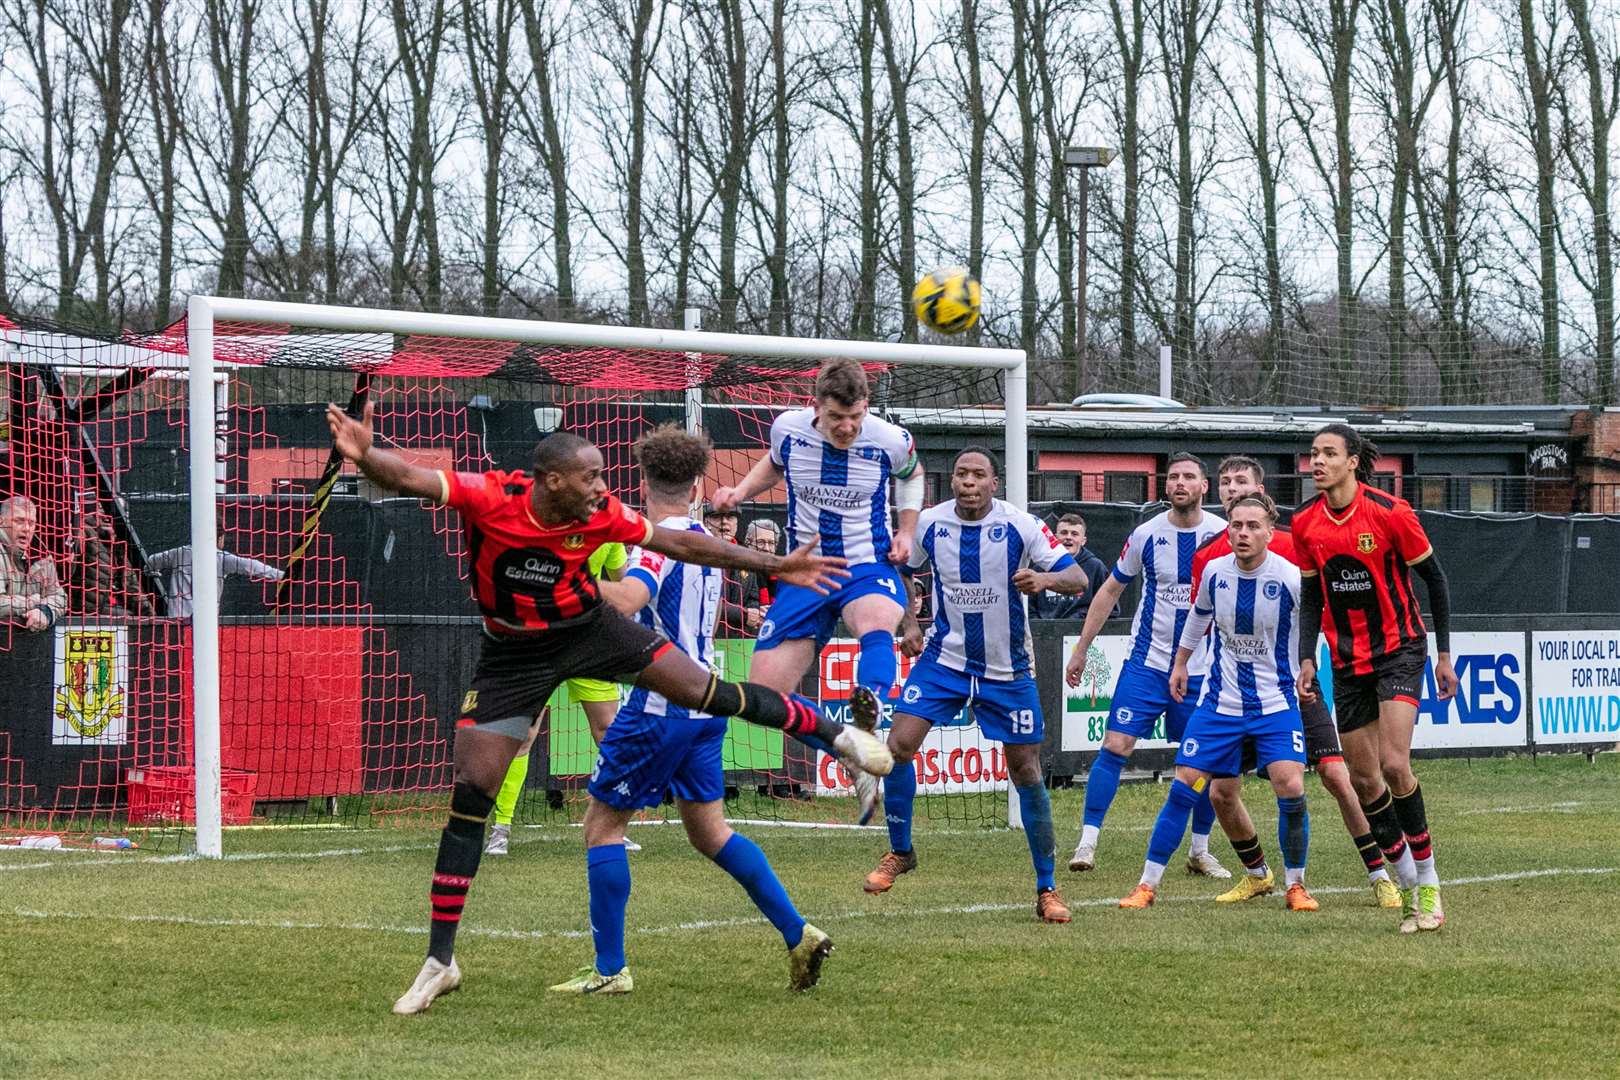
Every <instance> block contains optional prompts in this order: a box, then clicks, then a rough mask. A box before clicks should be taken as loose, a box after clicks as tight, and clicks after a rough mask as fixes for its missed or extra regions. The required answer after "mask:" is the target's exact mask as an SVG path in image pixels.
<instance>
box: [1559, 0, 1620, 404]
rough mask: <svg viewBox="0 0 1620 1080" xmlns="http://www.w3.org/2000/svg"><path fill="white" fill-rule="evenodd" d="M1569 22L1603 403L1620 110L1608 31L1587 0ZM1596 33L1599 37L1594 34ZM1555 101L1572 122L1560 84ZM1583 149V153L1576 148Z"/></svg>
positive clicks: (1572, 10) (1608, 394) (1579, 178)
mask: <svg viewBox="0 0 1620 1080" xmlns="http://www.w3.org/2000/svg"><path fill="white" fill-rule="evenodd" d="M1567 6H1568V13H1569V20H1570V26H1571V27H1572V28H1573V29H1574V32H1575V35H1574V36H1575V42H1574V44H1575V49H1576V55H1577V56H1578V57H1579V62H1580V65H1581V68H1582V70H1583V73H1584V74H1585V75H1586V109H1587V116H1586V118H1585V119H1586V123H1587V128H1586V142H1585V143H1584V144H1579V143H1574V142H1571V143H1569V144H1568V145H1567V156H1568V158H1569V165H1570V168H1571V169H1572V170H1573V171H1574V174H1575V183H1576V186H1577V187H1579V188H1580V191H1581V194H1582V195H1583V196H1584V197H1585V199H1586V204H1587V206H1588V208H1589V209H1590V210H1591V214H1592V274H1591V280H1590V283H1589V287H1590V290H1591V293H1592V316H1593V324H1594V325H1593V342H1594V345H1595V361H1596V364H1597V395H1598V400H1599V401H1601V402H1603V403H1604V404H1611V403H1613V402H1614V400H1615V397H1614V387H1615V370H1614V330H1615V324H1614V249H1613V243H1614V239H1613V232H1612V230H1611V228H1610V223H1609V133H1610V129H1611V128H1612V127H1613V126H1614V119H1615V113H1616V112H1617V111H1620V71H1616V66H1617V58H1616V54H1615V46H1614V37H1613V34H1612V33H1608V34H1605V33H1604V27H1603V25H1602V24H1601V23H1599V24H1597V25H1594V23H1593V19H1592V10H1591V5H1590V3H1589V2H1588V0H1567ZM1600 35H1601V39H1600ZM1558 101H1559V107H1560V109H1561V110H1562V111H1563V114H1564V121H1565V124H1566V126H1573V124H1574V119H1573V117H1574V115H1575V110H1574V108H1573V106H1572V104H1571V103H1570V101H1569V99H1568V96H1567V88H1565V87H1560V88H1559V94H1558ZM1581 150H1584V151H1585V153H1581V152H1580V151H1581Z"/></svg>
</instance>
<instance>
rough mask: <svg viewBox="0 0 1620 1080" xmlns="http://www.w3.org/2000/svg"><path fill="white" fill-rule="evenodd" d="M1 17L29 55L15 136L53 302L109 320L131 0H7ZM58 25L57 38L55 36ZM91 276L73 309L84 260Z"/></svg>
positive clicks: (61, 309)
mask: <svg viewBox="0 0 1620 1080" xmlns="http://www.w3.org/2000/svg"><path fill="white" fill-rule="evenodd" d="M0 13H3V17H4V20H5V27H6V30H7V32H8V33H9V34H10V35H11V36H12V38H13V40H15V41H17V42H19V43H21V44H22V46H23V48H24V51H25V52H26V54H27V58H28V67H29V69H30V71H29V75H30V78H31V82H30V85H29V87H28V90H29V93H30V95H31V97H32V98H33V104H34V107H35V115H36V118H37V121H38V125H39V126H38V128H37V130H36V131H35V132H33V133H31V135H30V136H29V142H28V144H27V145H22V146H19V145H16V144H15V143H14V144H13V151H14V152H15V153H16V154H17V157H18V159H19V160H20V161H22V162H23V163H24V164H25V165H26V166H27V168H28V171H29V172H31V173H32V174H33V175H34V178H35V180H36V181H37V182H38V184H39V187H40V190H41V193H42V194H43V195H44V200H45V206H46V209H47V211H48V212H49V214H50V218H51V225H52V227H53V231H54V232H55V242H56V274H57V280H56V296H57V300H56V311H57V315H58V316H59V317H61V318H70V317H73V316H79V317H81V318H86V317H87V318H88V319H89V320H90V321H92V322H95V323H98V324H101V325H107V324H109V323H111V321H112V310H111V304H110V298H111V294H112V272H113V267H112V248H113V239H112V237H111V236H110V228H111V221H110V218H109V207H110V204H111V199H112V194H113V184H114V180H115V174H116V171H117V168H118V163H119V161H120V159H121V158H122V157H123V154H124V146H125V139H126V137H127V132H126V126H127V124H128V122H129V115H130V113H131V111H132V108H131V106H132V105H135V104H137V103H138V97H137V94H136V91H137V89H138V88H139V81H138V80H137V81H136V82H135V83H131V82H130V81H129V79H128V69H129V68H130V67H132V66H133V65H132V64H130V63H129V61H130V56H129V50H131V49H132V48H134V47H136V45H137V43H138V42H139V40H140V35H139V34H137V33H133V32H131V30H132V27H131V19H132V16H133V13H134V4H133V3H132V0H107V2H105V3H103V2H99V0H76V2H64V0H6V2H5V3H4V4H3V6H0ZM57 35H60V41H61V45H60V46H57V45H55V43H54V42H55V40H56V37H57ZM87 259H88V260H89V262H90V268H91V274H92V276H93V279H94V283H93V295H92V297H91V299H90V300H89V302H88V304H86V305H85V308H86V310H84V311H82V312H81V311H79V310H78V309H79V306H80V303H81V300H80V296H79V292H80V283H81V281H82V278H83V274H84V269H85V261H86V260H87Z"/></svg>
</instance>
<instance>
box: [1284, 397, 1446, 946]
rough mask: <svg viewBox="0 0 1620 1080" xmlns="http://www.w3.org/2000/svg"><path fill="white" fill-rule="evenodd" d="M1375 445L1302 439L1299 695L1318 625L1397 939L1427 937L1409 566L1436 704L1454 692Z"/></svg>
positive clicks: (1415, 558)
mask: <svg viewBox="0 0 1620 1080" xmlns="http://www.w3.org/2000/svg"><path fill="white" fill-rule="evenodd" d="M1377 460H1378V448H1377V447H1375V446H1374V445H1373V444H1372V443H1370V442H1368V441H1367V440H1366V439H1363V438H1362V437H1361V435H1360V433H1359V432H1357V431H1356V430H1355V429H1354V428H1352V427H1350V426H1349V425H1348V424H1329V425H1327V426H1326V427H1324V428H1323V429H1322V430H1321V431H1318V432H1317V433H1316V439H1315V440H1314V441H1313V442H1312V443H1311V476H1312V478H1313V479H1314V480H1315V481H1316V488H1317V490H1318V491H1319V492H1320V494H1319V495H1318V496H1317V497H1316V498H1315V499H1312V500H1311V501H1310V502H1308V503H1306V504H1305V505H1304V506H1302V507H1300V509H1299V510H1298V511H1297V512H1296V513H1295V514H1294V519H1293V528H1294V547H1295V549H1296V550H1297V552H1298V553H1299V568H1300V573H1301V575H1302V576H1303V579H1304V587H1303V589H1302V591H1301V595H1300V624H1299V625H1300V634H1299V648H1300V665H1299V668H1300V670H1299V682H1300V687H1301V690H1300V697H1301V698H1302V699H1303V698H1304V697H1305V696H1306V695H1307V694H1308V693H1310V692H1312V689H1313V687H1314V683H1313V679H1314V678H1315V675H1316V635H1317V633H1318V632H1319V631H1320V630H1321V629H1322V628H1323V622H1324V618H1325V619H1326V629H1327V640H1328V651H1329V655H1330V656H1331V657H1332V664H1333V704H1334V708H1335V711H1336V712H1337V713H1338V721H1339V734H1340V737H1341V741H1342V742H1343V745H1344V754H1345V759H1346V761H1347V762H1348V763H1349V765H1350V776H1351V781H1352V782H1353V783H1354V784H1355V786H1356V794H1357V795H1358V796H1359V797H1360V799H1361V804H1362V810H1363V811H1364V812H1365V813H1366V815H1367V823H1368V825H1369V826H1370V827H1371V828H1372V832H1373V835H1374V836H1375V837H1376V838H1377V840H1378V844H1379V846H1380V847H1382V848H1383V850H1384V856H1385V858H1386V859H1388V861H1389V863H1390V865H1391V866H1393V867H1394V868H1395V876H1396V880H1397V881H1398V882H1399V883H1400V886H1401V889H1402V890H1403V896H1402V900H1403V907H1404V909H1405V913H1404V918H1403V919H1402V922H1401V931H1402V932H1403V933H1412V932H1413V931H1416V930H1438V929H1440V927H1441V925H1442V924H1443V923H1444V922H1445V914H1444V912H1443V911H1442V910H1441V907H1440V878H1439V876H1438V875H1437V874H1436V873H1435V869H1434V849H1433V845H1432V843H1431V841H1430V839H1429V824H1428V816H1427V814H1426V813H1425V812H1424V809H1423V793H1422V791H1421V789H1420V788H1419V787H1418V781H1417V777H1416V776H1415V775H1413V773H1412V731H1413V728H1414V726H1415V725H1416V723H1417V713H1418V699H1419V698H1420V697H1421V695H1422V691H1423V670H1424V666H1425V662H1426V660H1427V658H1428V634H1427V631H1426V630H1425V629H1424V626H1423V616H1422V612H1421V611H1420V610H1419V607H1418V601H1417V594H1416V593H1414V592H1413V591H1412V571H1414V570H1415V571H1416V572H1417V574H1418V576H1419V577H1421V578H1422V579H1423V581H1424V584H1426V585H1427V586H1428V589H1429V610H1430V612H1431V613H1432V614H1433V616H1434V636H1435V642H1436V644H1437V645H1438V647H1439V656H1438V657H1437V658H1436V661H1435V665H1434V676H1435V685H1436V688H1437V690H1438V692H1439V695H1440V698H1441V700H1442V701H1443V700H1446V699H1449V698H1450V697H1451V696H1452V695H1454V694H1455V693H1456V692H1457V674H1456V672H1455V671H1453V670H1452V666H1451V598H1450V593H1449V592H1448V590H1447V588H1446V575H1445V573H1444V571H1442V570H1441V569H1440V561H1439V559H1438V558H1436V557H1435V554H1434V548H1433V547H1432V546H1431V545H1430V544H1429V538H1428V536H1426V535H1425V534H1424V532H1423V526H1422V525H1421V524H1419V522H1418V519H1417V515H1416V514H1415V513H1413V511H1412V508H1411V506H1409V505H1408V504H1407V503H1406V502H1405V500H1403V499H1398V498H1396V497H1395V496H1393V495H1386V494H1385V493H1384V492H1382V491H1379V490H1378V489H1377V488H1375V487H1372V486H1371V485H1370V483H1369V481H1371V480H1372V470H1373V463H1374V462H1375V461H1377Z"/></svg>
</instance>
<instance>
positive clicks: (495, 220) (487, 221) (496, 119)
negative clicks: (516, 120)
mask: <svg viewBox="0 0 1620 1080" xmlns="http://www.w3.org/2000/svg"><path fill="white" fill-rule="evenodd" d="M517 18H518V14H517V7H516V4H515V2H514V0H494V7H493V10H491V9H489V8H488V7H487V6H486V5H483V4H472V3H468V4H463V5H462V8H461V36H462V50H463V53H464V55H465V57H466V61H467V78H468V81H469V82H470V83H471V84H472V91H473V101H474V103H475V104H476V105H477V108H478V129H479V132H480V133H481V135H482V141H483V151H484V162H483V165H484V168H483V210H484V213H483V235H482V236H481V237H480V244H479V259H478V262H479V281H480V293H481V299H480V306H481V309H482V311H483V313H484V314H485V315H495V314H496V313H497V312H498V311H499V310H500V304H501V294H502V292H503V291H504V287H503V284H502V281H501V237H502V226H503V220H502V215H503V211H504V210H505V187H504V184H505V169H504V166H505V156H506V140H507V137H508V136H509V135H510V134H511V130H512V116H513V114H512V109H511V104H510V101H509V98H510V96H511V95H515V94H520V93H522V92H523V91H524V90H526V89H527V87H526V85H520V84H518V83H517V82H516V80H515V78H514V74H513V71H512V32H513V30H514V29H515V27H516V25H517Z"/></svg>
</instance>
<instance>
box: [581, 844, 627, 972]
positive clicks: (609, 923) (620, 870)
mask: <svg viewBox="0 0 1620 1080" xmlns="http://www.w3.org/2000/svg"><path fill="white" fill-rule="evenodd" d="M585 878H586V880H587V881H588V882H589V883H590V888H591V941H592V942H594V943H595V944H596V970H597V971H598V972H599V973H601V974H603V975H617V974H618V973H619V972H620V971H622V970H624V909H625V907H626V906H627V905H628V904H629V903H630V860H629V859H627V858H625V854H624V845H623V844H603V845H602V846H601V847H593V848H591V849H590V850H588V851H587V852H586V853H585Z"/></svg>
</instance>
